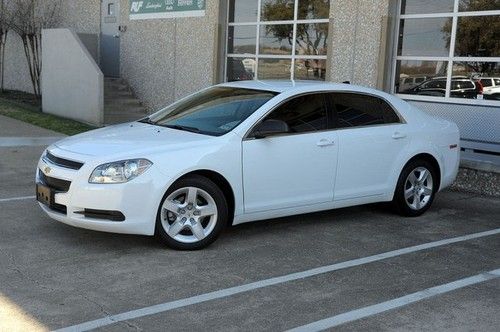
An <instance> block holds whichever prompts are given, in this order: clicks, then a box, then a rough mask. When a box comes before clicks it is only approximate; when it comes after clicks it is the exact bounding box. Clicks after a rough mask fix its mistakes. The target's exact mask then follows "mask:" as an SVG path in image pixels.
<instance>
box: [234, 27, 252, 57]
mask: <svg viewBox="0 0 500 332" xmlns="http://www.w3.org/2000/svg"><path fill="white" fill-rule="evenodd" d="M256 42H257V27H256V26H248V25H241V26H233V27H229V28H228V43H227V51H228V53H233V54H247V53H249V54H255V51H256V44H255V43H256Z"/></svg>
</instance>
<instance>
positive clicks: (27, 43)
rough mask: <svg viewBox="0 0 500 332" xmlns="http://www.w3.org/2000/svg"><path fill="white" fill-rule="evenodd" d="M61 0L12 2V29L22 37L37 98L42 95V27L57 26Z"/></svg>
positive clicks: (17, 0)
mask: <svg viewBox="0 0 500 332" xmlns="http://www.w3.org/2000/svg"><path fill="white" fill-rule="evenodd" d="M59 7H60V0H15V1H14V2H13V3H12V15H11V16H12V21H11V25H10V26H11V29H12V30H13V31H14V32H15V33H17V34H18V35H19V37H21V40H22V42H23V47H24V53H25V55H26V60H27V61H28V69H29V74H30V78H31V83H32V85H33V93H34V94H35V97H36V98H38V99H39V98H40V97H41V89H40V75H41V73H42V57H41V52H42V49H41V47H42V29H46V28H51V27H55V26H56V25H57V23H58V20H59V16H58V13H59Z"/></svg>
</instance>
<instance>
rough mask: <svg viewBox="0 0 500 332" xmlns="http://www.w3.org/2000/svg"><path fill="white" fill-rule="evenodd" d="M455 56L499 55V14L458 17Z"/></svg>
mask: <svg viewBox="0 0 500 332" xmlns="http://www.w3.org/2000/svg"><path fill="white" fill-rule="evenodd" d="M499 3H500V1H499ZM455 56H466V57H471V56H473V57H500V16H471V17H459V18H458V26H457V38H456V46H455Z"/></svg>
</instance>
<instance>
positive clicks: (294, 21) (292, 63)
mask: <svg viewBox="0 0 500 332" xmlns="http://www.w3.org/2000/svg"><path fill="white" fill-rule="evenodd" d="M299 1H300V0H294V13H293V19H292V20H284V21H262V20H261V11H262V0H257V20H256V21H255V22H229V18H230V17H231V15H230V10H231V6H230V5H229V2H228V5H227V13H226V31H227V33H226V37H225V39H226V40H225V52H224V70H223V77H224V80H223V81H224V82H228V77H227V59H228V58H241V59H245V58H252V59H254V60H255V73H254V76H253V80H259V77H258V76H259V60H261V59H280V60H290V79H291V80H294V79H295V60H297V59H299V60H324V61H325V62H326V68H325V71H326V72H325V80H323V81H328V75H329V71H328V59H329V55H330V54H331V53H330V52H331V51H330V50H331V47H330V42H329V41H330V39H331V37H330V18H322V19H305V20H299V19H298V9H299ZM330 10H331V8H330ZM322 23H323V24H328V36H327V37H326V38H327V45H328V48H327V50H326V55H297V54H295V53H296V43H295V42H294V43H293V44H292V53H291V55H274V54H260V50H259V49H260V44H259V40H260V32H261V27H262V26H264V27H265V26H266V25H285V24H291V25H292V26H293V28H292V29H293V36H292V40H293V41H295V40H296V38H297V25H299V24H322ZM236 26H255V27H256V39H255V45H256V49H255V53H251V54H250V53H247V54H238V53H229V52H228V49H229V27H236ZM318 81H322V80H318Z"/></svg>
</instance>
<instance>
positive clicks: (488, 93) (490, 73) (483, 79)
mask: <svg viewBox="0 0 500 332" xmlns="http://www.w3.org/2000/svg"><path fill="white" fill-rule="evenodd" d="M453 77H454V78H461V79H460V81H465V80H466V81H467V82H466V85H467V86H466V87H464V86H457V84H456V83H455V84H454V82H452V90H458V89H467V87H468V89H474V93H469V94H462V95H463V98H469V99H488V100H499V101H500V84H499V85H496V84H495V82H499V83H500V62H454V63H453ZM469 82H473V83H474V84H475V86H474V87H470V83H469ZM457 83H458V82H457ZM481 90H482V94H481Z"/></svg>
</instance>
